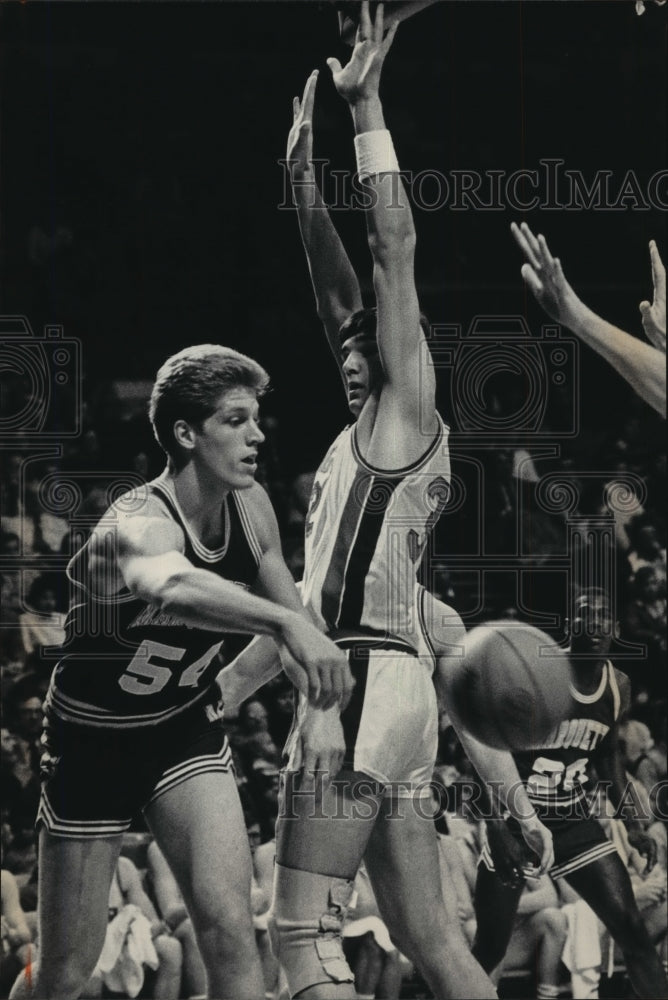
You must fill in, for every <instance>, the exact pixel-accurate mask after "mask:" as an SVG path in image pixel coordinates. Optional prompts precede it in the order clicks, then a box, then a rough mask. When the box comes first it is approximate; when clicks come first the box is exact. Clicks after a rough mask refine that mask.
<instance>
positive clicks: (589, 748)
mask: <svg viewBox="0 0 668 1000" xmlns="http://www.w3.org/2000/svg"><path fill="white" fill-rule="evenodd" d="M571 696H572V703H571V709H570V711H569V713H568V715H567V716H566V718H565V719H564V720H563V721H562V722H560V723H559V725H558V726H556V728H555V729H554V730H553V732H552V733H551V734H550V736H549V737H548V738H547V739H546V740H544V741H543V742H542V743H541V746H540V747H536V748H535V749H532V750H527V751H521V752H513V758H514V759H515V763H516V764H517V770H518V771H519V775H520V778H521V779H522V781H523V782H524V783H525V784H526V790H527V795H528V797H529V799H530V801H531V802H532V804H533V805H534V807H535V809H536V812H537V813H538V815H539V816H540V818H541V819H550V818H551V819H567V818H570V819H577V818H582V817H583V816H585V815H587V812H588V810H587V806H586V795H587V792H588V791H593V789H592V788H591V787H588V784H589V782H590V778H591V775H590V772H589V763H590V759H591V758H592V757H593V756H594V755H595V754H596V752H597V750H598V749H599V747H600V746H601V744H602V743H603V741H604V740H605V739H606V738H609V736H608V734H609V732H610V730H611V729H612V727H613V725H614V723H615V722H616V720H617V718H618V716H619V709H620V694H619V686H618V684H617V678H616V676H615V669H614V667H613V666H612V664H611V663H610V661H609V660H608V661H607V662H606V663H605V664H604V666H603V672H602V677H601V683H600V684H599V686H598V689H597V690H596V691H594V693H593V694H590V695H586V694H582V693H581V692H580V691H577V690H576V689H575V687H573V685H571Z"/></svg>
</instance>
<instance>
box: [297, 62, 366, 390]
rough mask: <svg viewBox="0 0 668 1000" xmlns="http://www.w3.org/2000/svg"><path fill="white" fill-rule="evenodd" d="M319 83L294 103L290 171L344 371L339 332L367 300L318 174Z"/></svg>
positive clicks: (318, 298) (319, 294)
mask: <svg viewBox="0 0 668 1000" xmlns="http://www.w3.org/2000/svg"><path fill="white" fill-rule="evenodd" d="M317 81H318V71H317V70H314V71H313V73H311V75H310V77H309V78H308V80H307V82H306V87H305V88H304V95H303V97H302V100H301V103H300V101H299V98H298V97H295V98H294V100H293V106H292V114H293V121H292V128H291V129H290V133H289V135H288V147H287V154H286V166H287V169H288V171H289V173H290V180H291V183H292V192H293V196H294V200H295V204H296V205H297V218H298V220H299V231H300V233H301V237H302V243H303V244H304V251H305V253H306V261H307V263H308V269H309V273H310V275H311V284H312V285H313V291H314V293H315V302H316V308H317V310H318V316H319V317H320V319H321V320H322V323H323V326H324V328H325V333H326V335H327V341H328V343H329V346H330V348H331V350H332V353H333V355H334V357H335V359H336V363H337V365H338V366H339V371H341V363H342V358H341V349H340V345H339V328H340V326H341V324H342V323H343V322H344V321H345V320H346V319H347V318H348V316H349V315H350V314H351V313H352V312H355V311H356V310H357V309H361V308H362V296H361V293H360V288H359V282H358V280H357V275H356V274H355V272H354V270H353V266H352V264H351V263H350V260H349V259H348V255H347V253H346V251H345V248H344V246H343V243H342V242H341V238H340V236H339V234H338V233H337V231H336V229H335V227H334V223H333V222H332V220H331V218H330V215H329V212H328V210H327V206H326V205H325V203H324V201H323V199H322V195H321V193H320V189H319V188H318V184H317V181H316V176H315V171H314V169H313V104H314V101H315V88H316V83H317Z"/></svg>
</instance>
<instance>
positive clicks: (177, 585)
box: [132, 567, 296, 639]
mask: <svg viewBox="0 0 668 1000" xmlns="http://www.w3.org/2000/svg"><path fill="white" fill-rule="evenodd" d="M132 589H133V590H135V593H137V596H139V597H142V598H143V599H145V600H147V601H149V602H150V603H152V604H157V605H158V607H159V608H160V609H161V610H162V611H165V612H167V613H168V614H172V615H174V616H175V617H177V618H180V619H181V620H182V621H184V622H185V623H186V624H187V625H192V626H195V627H197V628H204V629H210V630H211V631H215V632H218V631H221V630H225V629H233V630H234V631H235V632H246V633H250V634H251V635H255V634H261V635H272V636H274V637H275V638H277V639H280V638H281V636H282V634H283V630H284V628H285V627H286V626H287V625H288V624H289V621H290V620H291V618H294V617H296V612H294V611H289V610H288V609H287V608H283V607H281V606H280V605H278V604H274V603H273V602H271V601H267V600H265V599H264V598H262V597H256V596H255V595H254V594H249V593H247V592H246V591H245V590H243V588H241V587H238V586H237V585H236V584H234V583H230V582H229V581H227V580H223V579H221V577H219V576H216V575H215V574H214V573H210V572H209V571H208V570H203V569H197V568H195V567H193V568H192V569H182V570H177V571H174V572H173V573H171V574H169V576H168V577H167V578H166V579H164V580H163V581H161V583H160V584H159V585H158V584H155V585H153V586H151V584H150V583H149V585H148V586H147V587H146V588H144V587H142V585H141V583H139V584H138V585H137V587H136V588H132Z"/></svg>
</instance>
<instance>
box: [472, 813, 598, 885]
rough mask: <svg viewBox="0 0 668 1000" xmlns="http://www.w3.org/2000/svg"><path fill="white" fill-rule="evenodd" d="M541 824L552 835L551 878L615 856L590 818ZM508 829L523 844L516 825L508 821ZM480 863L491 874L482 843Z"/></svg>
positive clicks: (561, 876)
mask: <svg viewBox="0 0 668 1000" xmlns="http://www.w3.org/2000/svg"><path fill="white" fill-rule="evenodd" d="M543 822H545V825H546V826H547V827H548V829H549V830H550V831H551V833H552V842H553V845H554V864H553V866H552V868H550V871H549V874H550V876H551V877H552V878H563V877H564V876H566V875H570V873H571V872H574V871H577V870H578V868H584V867H585V866H586V865H590V864H592V862H594V861H598V859H599V858H602V857H605V855H606V854H614V853H615V850H616V848H615V845H614V844H613V843H612V841H611V840H608V838H607V837H606V835H605V833H604V831H603V827H602V826H601V824H600V823H599V822H598V820H596V819H594V818H593V817H590V818H588V819H571V820H556V821H554V822H548V821H545V820H544V821H543ZM508 826H509V828H510V829H511V830H512V832H513V834H514V836H515V837H516V838H517V839H518V840H520V841H521V842H522V843H524V838H523V836H522V830H521V827H520V825H519V823H518V822H517V821H516V820H514V819H513V818H512V817H511V818H510V819H509V820H508ZM480 860H481V862H482V863H483V864H485V865H486V867H487V868H488V869H489V870H490V871H494V862H493V861H492V856H491V854H490V851H489V848H488V846H487V844H486V843H485V844H484V846H483V848H482V851H481V854H480Z"/></svg>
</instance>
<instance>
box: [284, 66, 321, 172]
mask: <svg viewBox="0 0 668 1000" xmlns="http://www.w3.org/2000/svg"><path fill="white" fill-rule="evenodd" d="M317 82H318V71H317V69H316V70H314V71H313V72H312V73H311V75H310V76H309V78H308V80H307V81H306V86H305V87H304V94H303V96H302V99H301V102H300V100H299V98H298V97H294V98H293V99H292V128H291V129H290V131H289V133H288V147H287V151H286V154H285V156H286V159H287V161H288V167H289V170H290V173H291V175H292V176H293V177H296V176H297V177H298V176H301V175H303V174H304V173H306V171H307V170H309V169H310V168H311V165H312V164H311V161H312V159H313V105H314V102H315V86H316V83H317Z"/></svg>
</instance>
